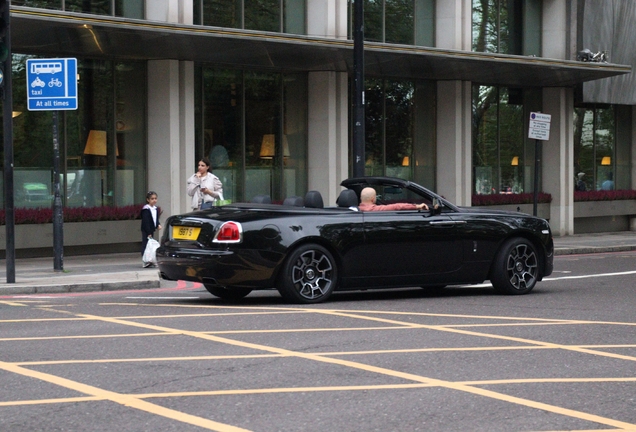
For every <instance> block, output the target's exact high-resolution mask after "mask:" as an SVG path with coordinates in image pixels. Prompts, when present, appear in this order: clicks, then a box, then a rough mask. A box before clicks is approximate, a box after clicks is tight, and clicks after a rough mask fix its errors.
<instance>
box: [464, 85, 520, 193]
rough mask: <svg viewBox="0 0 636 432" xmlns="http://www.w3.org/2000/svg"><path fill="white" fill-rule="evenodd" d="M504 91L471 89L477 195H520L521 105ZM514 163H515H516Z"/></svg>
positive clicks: (507, 90)
mask: <svg viewBox="0 0 636 432" xmlns="http://www.w3.org/2000/svg"><path fill="white" fill-rule="evenodd" d="M513 95H514V93H511V91H510V90H509V89H507V88H500V87H489V86H473V131H472V133H473V166H474V176H475V177H474V190H475V193H477V194H493V193H494V194H496V193H521V192H527V191H526V190H524V189H525V187H524V184H525V182H524V175H525V173H524V170H522V169H520V166H521V167H523V166H524V165H525V163H526V162H525V158H524V154H525V144H524V143H525V139H524V135H523V124H524V122H523V105H522V102H521V101H516V100H515V98H514V97H513ZM515 162H516V163H515Z"/></svg>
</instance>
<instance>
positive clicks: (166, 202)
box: [146, 0, 195, 220]
mask: <svg viewBox="0 0 636 432" xmlns="http://www.w3.org/2000/svg"><path fill="white" fill-rule="evenodd" d="M146 18H147V19H148V20H152V21H165V22H180V23H184V24H192V19H193V13H192V0H146ZM147 67H148V187H149V188H151V189H153V190H155V191H156V192H157V193H158V194H159V205H160V206H161V208H162V210H163V215H162V220H165V219H166V218H167V217H168V216H170V215H173V214H179V213H184V212H187V211H190V205H189V204H190V200H189V199H188V198H189V197H188V196H187V194H186V193H185V182H186V179H187V178H188V176H189V175H191V174H192V173H193V172H194V171H195V160H194V63H193V62H180V61H177V60H151V61H148V64H147Z"/></svg>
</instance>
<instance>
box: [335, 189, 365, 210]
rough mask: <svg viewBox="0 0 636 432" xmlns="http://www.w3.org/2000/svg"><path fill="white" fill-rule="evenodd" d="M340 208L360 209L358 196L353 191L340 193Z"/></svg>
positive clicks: (348, 190)
mask: <svg viewBox="0 0 636 432" xmlns="http://www.w3.org/2000/svg"><path fill="white" fill-rule="evenodd" d="M336 204H338V207H358V204H360V203H359V202H358V195H356V193H355V191H352V190H351V189H345V190H343V191H341V192H340V196H338V199H337V200H336Z"/></svg>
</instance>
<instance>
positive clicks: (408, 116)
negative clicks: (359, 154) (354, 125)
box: [365, 79, 436, 189]
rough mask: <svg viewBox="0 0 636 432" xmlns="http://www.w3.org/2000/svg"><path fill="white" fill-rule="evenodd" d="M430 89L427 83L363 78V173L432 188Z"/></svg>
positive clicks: (432, 92) (432, 102) (432, 99)
mask: <svg viewBox="0 0 636 432" xmlns="http://www.w3.org/2000/svg"><path fill="white" fill-rule="evenodd" d="M434 88H435V86H434V84H433V83H429V82H413V81H398V80H386V79H367V80H366V90H365V98H366V106H365V116H366V119H365V132H366V144H365V159H366V162H365V175H378V176H384V175H386V176H389V177H399V178H403V179H408V180H417V181H418V182H420V183H421V184H422V185H423V186H426V187H429V188H432V189H434V188H435V168H434V167H435V154H436V153H435V123H434V119H435V115H434V111H435V90H434Z"/></svg>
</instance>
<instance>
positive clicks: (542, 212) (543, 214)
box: [476, 203, 550, 220]
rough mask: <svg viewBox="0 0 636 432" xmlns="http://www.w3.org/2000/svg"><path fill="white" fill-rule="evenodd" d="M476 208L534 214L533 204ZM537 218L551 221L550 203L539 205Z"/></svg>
mask: <svg viewBox="0 0 636 432" xmlns="http://www.w3.org/2000/svg"><path fill="white" fill-rule="evenodd" d="M476 208H483V209H490V210H506V211H511V212H519V213H526V214H529V215H531V214H532V213H533V212H532V210H533V208H534V205H533V204H502V205H492V206H477V207H476ZM537 216H538V217H540V218H543V219H546V220H550V203H539V204H537Z"/></svg>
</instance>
